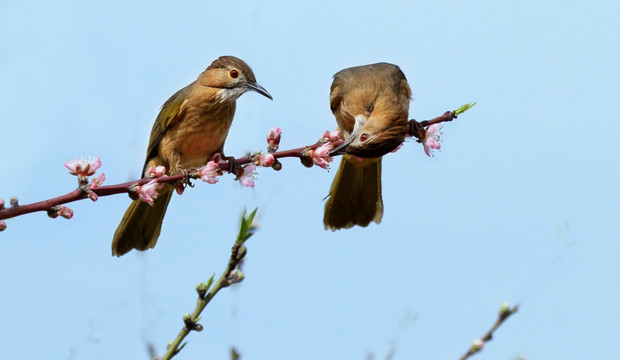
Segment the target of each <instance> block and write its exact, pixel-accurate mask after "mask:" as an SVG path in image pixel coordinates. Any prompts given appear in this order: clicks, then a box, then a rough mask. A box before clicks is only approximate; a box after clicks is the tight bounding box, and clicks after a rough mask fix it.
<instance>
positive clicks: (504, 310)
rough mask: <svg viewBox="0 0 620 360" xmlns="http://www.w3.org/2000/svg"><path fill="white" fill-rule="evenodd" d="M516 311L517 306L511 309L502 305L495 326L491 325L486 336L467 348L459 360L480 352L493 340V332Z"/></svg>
mask: <svg viewBox="0 0 620 360" xmlns="http://www.w3.org/2000/svg"><path fill="white" fill-rule="evenodd" d="M517 310H519V304H517V305H515V306H513V307H512V308H509V307H508V306H507V305H502V307H501V308H500V311H499V315H498V316H497V320H496V321H495V324H493V326H492V327H491V328H490V329H489V331H487V332H486V334H484V336H483V337H481V338H480V340H479V341H478V342H479V343H476V342H474V344H472V346H471V347H470V348H469V350H467V352H466V353H465V355H463V356H462V357H461V358H460V360H465V359H467V358H469V357H470V356H472V355H474V354H476V353H478V352H479V351H480V350H482V346H483V345H484V344H486V343H487V342H488V341H491V339H493V333H495V330H497V328H498V327H499V326H500V325H501V324H503V323H504V321H506V319H508V318H509V317H510V315H512V314H514V313H516V312H517Z"/></svg>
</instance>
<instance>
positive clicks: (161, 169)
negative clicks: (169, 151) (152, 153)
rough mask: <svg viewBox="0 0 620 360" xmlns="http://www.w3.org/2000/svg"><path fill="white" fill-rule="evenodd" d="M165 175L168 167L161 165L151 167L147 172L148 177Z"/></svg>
mask: <svg viewBox="0 0 620 360" xmlns="http://www.w3.org/2000/svg"><path fill="white" fill-rule="evenodd" d="M164 175H166V167H165V166H161V165H158V166H151V167H149V168H148V169H147V170H146V174H145V176H146V177H147V178H158V177H161V176H164Z"/></svg>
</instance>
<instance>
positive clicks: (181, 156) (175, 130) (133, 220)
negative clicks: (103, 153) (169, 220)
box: [112, 56, 271, 256]
mask: <svg viewBox="0 0 620 360" xmlns="http://www.w3.org/2000/svg"><path fill="white" fill-rule="evenodd" d="M249 90H252V91H256V92H258V93H259V94H262V95H264V96H266V97H268V98H270V99H271V95H269V93H268V92H267V90H265V89H264V88H263V87H262V86H260V85H259V84H258V83H257V82H256V78H255V77H254V73H253V72H252V69H251V68H250V67H249V66H248V65H247V64H246V63H245V62H243V60H241V59H239V58H236V57H234V56H222V57H220V58H218V59H217V60H215V61H213V62H212V63H211V65H209V67H208V68H207V69H206V70H205V71H203V72H202V73H201V74H200V75H199V76H198V79H196V81H194V82H193V83H191V84H189V85H187V86H186V87H184V88H183V89H181V90H179V91H177V92H176V93H175V94H174V95H172V96H171V97H170V99H168V100H167V101H166V102H165V103H164V105H163V106H162V109H161V111H160V112H159V115H158V116H157V119H156V120H155V124H153V129H152V130H151V137H150V139H149V146H148V149H147V152H146V154H147V155H146V160H145V162H144V167H143V169H142V173H143V174H144V173H145V171H146V170H147V169H148V168H150V167H151V166H158V165H162V166H165V167H166V169H167V173H168V174H170V175H172V174H176V173H178V172H179V171H180V170H181V169H190V168H198V167H200V166H202V165H204V164H206V163H207V162H208V161H209V160H210V159H211V158H212V157H213V155H214V154H215V153H221V154H223V149H224V142H225V141H226V137H227V135H228V130H229V129H230V125H231V124H232V120H233V117H234V115H235V107H236V100H237V98H239V96H241V95H243V94H244V93H245V92H247V91H249ZM173 189H174V188H173V186H171V185H165V186H164V188H163V189H161V190H159V197H158V198H157V200H155V203H154V204H153V206H150V205H148V204H147V203H145V202H143V201H140V200H135V201H133V202H132V203H131V205H130V206H129V208H128V209H127V211H126V212H125V215H124V216H123V219H122V220H121V223H120V224H119V226H118V228H117V229H116V232H115V233H114V238H113V240H112V255H116V256H121V255H123V254H125V253H127V252H129V251H130V250H132V249H138V250H146V249H149V248H153V247H154V246H155V244H156V243H157V239H158V237H159V233H160V231H161V224H162V221H163V218H164V214H165V212H166V208H167V207H168V202H169V201H170V198H171V196H172V192H173V191H172V190H173Z"/></svg>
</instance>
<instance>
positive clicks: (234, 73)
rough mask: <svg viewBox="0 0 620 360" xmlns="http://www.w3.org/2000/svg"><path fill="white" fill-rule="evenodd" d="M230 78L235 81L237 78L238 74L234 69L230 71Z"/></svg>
mask: <svg viewBox="0 0 620 360" xmlns="http://www.w3.org/2000/svg"><path fill="white" fill-rule="evenodd" d="M230 77H231V78H233V79H236V78H238V77H239V72H238V71H237V70H235V69H232V70H230Z"/></svg>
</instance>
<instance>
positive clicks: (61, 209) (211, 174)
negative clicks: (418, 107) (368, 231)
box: [0, 103, 474, 231]
mask: <svg viewBox="0 0 620 360" xmlns="http://www.w3.org/2000/svg"><path fill="white" fill-rule="evenodd" d="M473 105H474V103H469V104H466V105H464V106H462V107H460V108H458V109H456V110H454V111H447V112H445V113H444V114H443V115H441V116H438V117H436V118H434V119H431V120H427V121H421V122H418V121H416V120H410V121H409V128H408V131H407V136H408V137H415V138H417V139H418V140H417V142H419V143H422V145H423V146H424V151H425V152H426V154H427V155H429V156H431V150H439V149H440V148H441V145H440V143H439V141H440V140H439V136H440V135H441V131H439V129H440V128H441V126H442V125H441V123H443V122H448V121H452V120H454V119H456V118H457V116H458V115H459V114H461V113H463V112H464V111H466V110H468V109H469V108H471V107H472V106H473ZM280 136H281V131H280V129H279V128H273V129H271V130H270V132H269V134H268V135H267V151H268V152H267V153H265V154H263V153H260V152H257V153H254V154H248V155H246V156H243V157H240V158H236V159H235V158H225V157H223V156H221V155H220V154H216V156H214V157H213V159H212V160H211V161H209V163H208V164H207V165H206V166H205V167H203V168H201V169H199V170H195V169H191V170H188V171H186V172H183V173H181V174H175V175H165V173H166V169H165V168H164V167H163V166H157V167H152V168H150V169H148V170H147V177H146V178H143V179H140V180H134V181H128V182H125V183H121V184H116V185H107V186H101V184H102V183H103V182H104V181H105V175H104V174H100V175H99V176H96V177H94V178H93V180H92V181H91V182H90V183H89V177H90V176H92V175H94V174H95V173H96V171H97V170H98V169H99V168H100V167H101V161H100V160H99V158H98V157H95V158H93V159H90V158H89V159H83V158H80V159H77V160H71V161H67V162H66V163H65V167H67V169H68V170H69V173H70V174H72V175H75V176H77V178H78V185H79V186H78V188H77V189H75V190H73V191H71V192H70V193H67V194H65V195H61V196H58V197H55V198H52V199H48V200H43V201H39V202H35V203H31V204H26V205H19V204H18V202H17V199H16V198H11V202H10V206H9V207H5V205H4V200H3V199H1V198H0V231H2V230H4V229H5V228H6V223H5V222H4V221H2V220H4V219H8V218H12V217H16V216H20V215H24V214H29V213H33V212H38V211H45V212H47V213H48V215H49V216H50V217H58V216H61V217H64V218H67V219H70V218H71V216H72V215H73V212H72V211H71V209H69V208H68V207H65V206H62V205H63V204H67V203H70V202H74V201H78V200H83V199H86V198H90V199H91V200H92V201H97V199H98V198H99V197H100V196H109V195H115V194H122V193H127V194H129V196H130V197H132V198H133V199H138V198H139V199H141V200H142V201H145V202H147V203H149V204H152V202H153V200H154V199H156V198H157V190H158V189H160V188H161V187H162V186H163V185H162V184H173V185H176V187H177V191H178V192H182V189H183V188H184V186H185V185H188V184H189V185H191V182H190V180H191V179H202V180H203V181H205V182H207V183H210V184H214V183H216V182H218V181H219V179H217V177H218V176H221V175H223V172H224V171H226V172H229V173H234V174H235V175H236V178H237V180H239V182H240V183H241V184H242V185H244V186H248V187H254V179H255V177H256V174H255V170H256V167H257V166H261V167H271V168H273V169H274V170H276V171H278V170H280V169H281V168H282V164H281V163H280V161H279V160H278V159H281V158H287V157H296V158H300V159H301V162H302V164H303V165H305V166H307V167H312V166H313V165H317V166H319V167H322V168H324V169H327V168H328V167H329V163H330V162H331V161H332V160H333V159H332V156H330V155H329V153H330V151H331V150H333V149H334V148H335V147H337V146H338V145H339V144H340V143H341V142H342V140H341V135H340V132H339V131H338V130H336V131H331V132H330V131H326V132H325V133H324V134H323V135H322V136H321V138H320V139H319V141H317V142H316V143H314V144H312V145H308V146H302V147H299V148H295V149H290V150H282V151H277V150H278V147H279V143H280Z"/></svg>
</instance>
